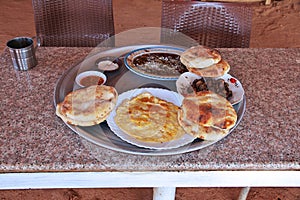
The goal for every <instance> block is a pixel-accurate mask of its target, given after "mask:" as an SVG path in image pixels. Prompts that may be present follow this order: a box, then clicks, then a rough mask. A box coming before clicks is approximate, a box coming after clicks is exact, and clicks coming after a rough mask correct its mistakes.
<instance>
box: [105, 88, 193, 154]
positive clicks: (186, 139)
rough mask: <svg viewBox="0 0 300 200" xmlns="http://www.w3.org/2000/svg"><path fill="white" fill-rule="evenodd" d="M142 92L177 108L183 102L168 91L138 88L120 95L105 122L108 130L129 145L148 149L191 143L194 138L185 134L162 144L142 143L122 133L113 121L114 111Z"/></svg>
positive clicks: (178, 96)
mask: <svg viewBox="0 0 300 200" xmlns="http://www.w3.org/2000/svg"><path fill="white" fill-rule="evenodd" d="M143 92H149V93H151V94H152V95H153V96H155V97H158V98H160V99H163V100H166V101H168V102H171V103H173V104H175V105H177V106H180V105H181V103H182V100H183V97H182V96H180V95H179V94H178V93H176V92H173V91H170V90H165V89H159V88H140V89H134V90H130V91H127V92H124V93H122V94H120V95H119V97H118V101H117V104H116V106H115V109H114V110H113V111H112V112H111V114H110V115H109V117H108V118H107V120H106V121H107V124H108V126H109V127H110V129H111V130H112V131H113V132H114V133H115V134H116V135H117V136H119V137H120V138H121V139H122V140H124V141H126V142H128V143H130V144H134V145H136V146H139V147H144V148H150V149H172V148H177V147H180V146H183V145H186V144H189V143H191V142H192V141H194V139H195V138H194V137H193V136H191V135H189V134H185V135H183V136H182V137H181V138H179V139H176V140H172V141H169V142H163V143H161V142H143V141H140V140H137V139H135V138H134V137H132V136H130V135H128V134H126V133H125V132H123V131H122V130H121V129H120V128H119V127H118V125H117V124H116V123H115V121H114V117H115V116H116V109H117V107H118V106H119V105H120V103H121V102H122V101H123V100H125V99H131V98H132V97H135V96H137V95H139V94H141V93H143Z"/></svg>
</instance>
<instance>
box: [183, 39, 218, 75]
mask: <svg viewBox="0 0 300 200" xmlns="http://www.w3.org/2000/svg"><path fill="white" fill-rule="evenodd" d="M180 61H181V62H182V64H184V65H185V66H186V67H188V68H199V69H203V68H206V67H209V66H211V65H213V64H216V63H218V62H220V61H221V54H220V52H219V51H217V50H215V49H210V48H208V47H204V46H201V45H199V46H194V47H191V48H189V49H187V50H185V51H184V52H183V53H182V54H181V55H180Z"/></svg>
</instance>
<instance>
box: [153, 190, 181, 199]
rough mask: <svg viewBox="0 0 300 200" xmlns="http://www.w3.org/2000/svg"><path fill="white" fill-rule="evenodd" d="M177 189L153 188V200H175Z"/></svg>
mask: <svg viewBox="0 0 300 200" xmlns="http://www.w3.org/2000/svg"><path fill="white" fill-rule="evenodd" d="M175 193H176V187H155V188H153V200H174V199H175Z"/></svg>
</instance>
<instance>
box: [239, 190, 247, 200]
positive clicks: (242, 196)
mask: <svg viewBox="0 0 300 200" xmlns="http://www.w3.org/2000/svg"><path fill="white" fill-rule="evenodd" d="M249 191H250V187H244V188H242V190H241V192H240V195H239V198H238V200H246V199H247V196H248V193H249Z"/></svg>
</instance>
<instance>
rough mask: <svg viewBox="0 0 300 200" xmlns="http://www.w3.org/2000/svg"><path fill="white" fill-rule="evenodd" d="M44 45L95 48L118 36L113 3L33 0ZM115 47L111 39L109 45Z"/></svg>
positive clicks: (40, 38) (84, 0)
mask: <svg viewBox="0 0 300 200" xmlns="http://www.w3.org/2000/svg"><path fill="white" fill-rule="evenodd" d="M32 5H33V10H34V20H35V28H36V34H37V40H38V44H39V45H40V46H69V47H73V46H74V47H75V46H80V47H84V46H87V47H94V46H97V45H98V44H99V43H101V42H103V41H105V40H106V39H108V38H109V37H110V36H112V35H114V20H113V9H112V0H51V1H50V0H32ZM112 45H114V40H110V42H108V44H106V45H105V46H112Z"/></svg>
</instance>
